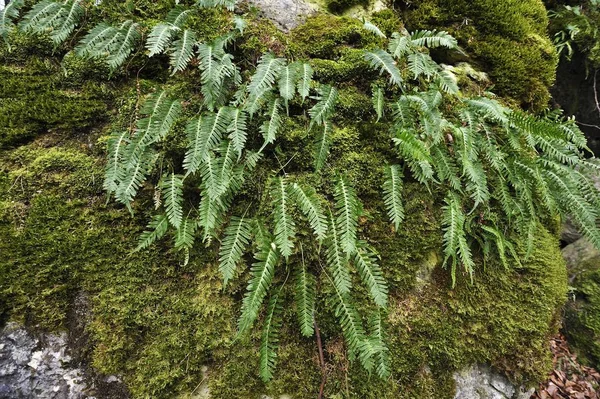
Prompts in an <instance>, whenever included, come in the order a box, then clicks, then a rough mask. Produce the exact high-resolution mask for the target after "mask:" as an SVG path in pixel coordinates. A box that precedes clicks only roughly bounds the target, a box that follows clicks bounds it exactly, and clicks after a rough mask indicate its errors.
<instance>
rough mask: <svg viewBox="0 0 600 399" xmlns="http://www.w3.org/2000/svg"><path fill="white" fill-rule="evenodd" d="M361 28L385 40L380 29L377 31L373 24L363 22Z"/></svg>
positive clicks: (377, 28)
mask: <svg viewBox="0 0 600 399" xmlns="http://www.w3.org/2000/svg"><path fill="white" fill-rule="evenodd" d="M363 28H365V30H367V31H369V32H371V33H373V34H375V36H379V37H381V38H383V39H386V38H387V36H386V35H385V34H384V33H383V32H382V31H381V29H379V27H377V25H375V24H373V23H372V22H370V21H367V20H364V21H363Z"/></svg>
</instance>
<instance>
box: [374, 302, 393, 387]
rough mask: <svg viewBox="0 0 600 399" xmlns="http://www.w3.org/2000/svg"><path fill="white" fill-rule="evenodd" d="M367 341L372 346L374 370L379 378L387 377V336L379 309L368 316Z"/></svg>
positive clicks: (388, 357) (389, 362)
mask: <svg viewBox="0 0 600 399" xmlns="http://www.w3.org/2000/svg"><path fill="white" fill-rule="evenodd" d="M369 341H371V345H372V346H373V348H374V352H375V354H374V358H375V370H376V372H377V375H378V376H379V378H388V377H389V376H390V374H391V370H390V369H391V361H390V350H389V349H388V347H387V345H386V341H387V336H386V334H385V328H384V323H383V317H381V310H378V311H377V312H374V313H373V315H372V316H371V317H370V318H369Z"/></svg>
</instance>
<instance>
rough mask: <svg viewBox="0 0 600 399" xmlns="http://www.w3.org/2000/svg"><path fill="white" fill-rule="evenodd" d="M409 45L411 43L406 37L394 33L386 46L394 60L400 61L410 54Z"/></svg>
mask: <svg viewBox="0 0 600 399" xmlns="http://www.w3.org/2000/svg"><path fill="white" fill-rule="evenodd" d="M411 45H412V42H411V41H410V38H409V37H408V36H406V35H401V34H400V33H398V32H394V33H392V39H391V40H390V43H389V44H388V51H389V52H390V54H391V55H392V56H393V57H394V58H396V59H400V58H402V57H404V56H405V55H406V54H408V53H410V52H411Z"/></svg>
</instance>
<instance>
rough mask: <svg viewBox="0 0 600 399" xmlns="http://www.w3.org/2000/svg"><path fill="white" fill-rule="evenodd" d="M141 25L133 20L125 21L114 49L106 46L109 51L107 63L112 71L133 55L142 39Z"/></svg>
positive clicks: (106, 50)
mask: <svg viewBox="0 0 600 399" xmlns="http://www.w3.org/2000/svg"><path fill="white" fill-rule="evenodd" d="M141 37H142V36H141V34H140V31H139V25H138V24H136V23H134V22H133V21H125V22H124V23H123V24H122V25H121V27H120V28H119V34H118V35H117V39H118V41H117V43H115V46H114V49H113V48H112V46H106V47H104V49H103V50H104V51H105V52H108V57H107V58H106V63H107V64H108V67H109V69H110V70H111V71H113V72H114V71H116V70H117V68H119V67H120V66H121V65H123V63H124V62H125V60H127V58H128V57H129V56H130V55H131V53H132V52H133V49H134V48H135V45H136V44H137V42H138V41H139V40H140V39H141Z"/></svg>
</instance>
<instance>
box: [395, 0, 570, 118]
mask: <svg viewBox="0 0 600 399" xmlns="http://www.w3.org/2000/svg"><path fill="white" fill-rule="evenodd" d="M404 16H405V19H404V20H405V21H406V24H407V26H408V28H409V29H411V30H414V29H422V28H428V29H433V28H437V29H447V30H449V31H450V33H452V34H453V35H455V36H456V37H457V38H458V39H459V41H460V44H461V45H462V46H463V47H464V48H465V49H466V50H467V51H468V52H469V53H470V54H471V55H473V56H474V57H475V58H476V60H477V61H478V62H479V64H480V66H481V67H482V69H483V70H486V71H489V74H490V77H491V78H492V80H493V83H495V87H494V88H493V91H494V92H495V93H497V94H499V95H502V96H508V97H510V98H512V99H514V100H515V102H516V103H517V104H518V105H522V106H524V107H526V108H529V109H532V110H534V111H539V110H541V109H544V108H546V107H547V105H548V101H549V99H550V94H549V91H548V89H549V88H550V86H552V84H553V83H554V80H555V74H556V66H557V63H558V57H557V55H556V52H555V50H554V47H553V45H552V42H551V40H550V38H549V37H548V33H547V27H548V17H547V15H546V9H545V8H544V5H543V3H542V2H541V0H527V1H521V0H510V1H502V2H498V1H490V0H477V1H463V0H460V1H453V2H447V1H442V0H427V1H423V2H420V3H419V4H418V5H416V6H415V7H414V8H409V9H407V11H406V12H405V14H404Z"/></svg>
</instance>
